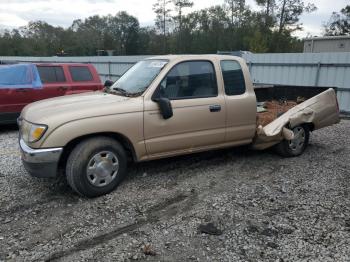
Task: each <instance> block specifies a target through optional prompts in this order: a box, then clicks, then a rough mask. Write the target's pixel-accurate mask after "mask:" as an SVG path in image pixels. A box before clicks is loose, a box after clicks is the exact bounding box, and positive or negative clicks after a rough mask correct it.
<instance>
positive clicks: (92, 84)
mask: <svg viewBox="0 0 350 262" xmlns="http://www.w3.org/2000/svg"><path fill="white" fill-rule="evenodd" d="M25 66H27V67H28V68H30V69H28V70H27V71H26V70H25ZM12 67H13V68H15V69H16V68H17V69H18V68H24V70H17V69H16V70H17V71H16V70H11V69H12ZM3 69H6V70H3ZM1 72H2V73H1ZM0 74H2V75H0V124H9V123H15V122H16V119H17V117H18V116H19V114H20V112H21V110H22V109H23V107H24V106H26V105H27V104H29V103H32V102H35V101H38V100H42V99H46V98H51V97H56V96H64V95H70V94H77V93H83V92H89V91H95V90H101V89H102V88H103V85H102V83H101V79H100V77H99V75H98V73H97V71H96V69H95V68H94V66H93V65H90V64H75V63H74V64H73V63H72V64H67V63H64V64H61V63H60V64H58V63H57V64H56V63H55V64H47V63H45V64H29V65H28V64H26V65H22V64H17V65H12V66H0ZM4 79H5V80H4ZM9 79H10V80H9ZM19 79H31V80H30V85H28V84H27V83H26V82H23V80H19ZM21 81H22V82H21ZM32 83H35V84H32ZM38 83H39V84H38Z"/></svg>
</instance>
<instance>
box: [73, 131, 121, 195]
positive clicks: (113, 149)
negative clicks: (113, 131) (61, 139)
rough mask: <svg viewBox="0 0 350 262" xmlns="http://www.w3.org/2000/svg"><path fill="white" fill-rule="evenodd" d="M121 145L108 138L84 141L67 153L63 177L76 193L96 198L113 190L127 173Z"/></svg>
mask: <svg viewBox="0 0 350 262" xmlns="http://www.w3.org/2000/svg"><path fill="white" fill-rule="evenodd" d="M126 167H127V156H126V153H125V150H124V148H123V147H122V146H121V145H120V144H119V143H118V142H117V141H116V140H114V139H112V138H109V137H95V138H89V139H86V140H83V141H82V142H80V143H79V144H78V145H77V146H76V147H75V148H74V149H73V151H72V152H71V153H70V155H69V157H68V160H67V166H66V176H67V181H68V184H69V185H70V186H71V187H72V188H73V190H74V191H76V192H77V193H78V194H80V195H82V196H86V197H97V196H101V195H104V194H107V193H109V192H111V191H112V190H113V189H115V188H116V187H117V186H118V185H119V183H120V182H121V181H122V180H123V178H124V177H125V175H126Z"/></svg>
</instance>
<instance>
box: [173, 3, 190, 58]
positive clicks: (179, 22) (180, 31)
mask: <svg viewBox="0 0 350 262" xmlns="http://www.w3.org/2000/svg"><path fill="white" fill-rule="evenodd" d="M173 3H174V6H175V11H176V12H177V15H176V16H174V17H173V19H174V21H175V23H176V26H177V28H176V29H177V30H176V33H177V35H178V37H177V50H178V51H179V52H183V45H184V43H183V9H184V8H191V7H192V6H193V2H191V1H190V0H173Z"/></svg>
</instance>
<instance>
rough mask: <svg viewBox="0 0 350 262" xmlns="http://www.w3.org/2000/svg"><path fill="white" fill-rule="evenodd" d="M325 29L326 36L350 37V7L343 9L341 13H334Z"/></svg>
mask: <svg viewBox="0 0 350 262" xmlns="http://www.w3.org/2000/svg"><path fill="white" fill-rule="evenodd" d="M324 27H325V35H329V36H332V35H350V5H347V6H346V7H344V8H342V9H341V10H340V13H337V12H333V14H332V16H331V18H330V20H329V21H328V23H327V24H326V25H325V26H324Z"/></svg>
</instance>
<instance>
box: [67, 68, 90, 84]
mask: <svg viewBox="0 0 350 262" xmlns="http://www.w3.org/2000/svg"><path fill="white" fill-rule="evenodd" d="M69 72H70V74H71V76H72V80H73V81H74V82H84V81H92V80H93V76H92V74H91V72H90V69H89V68H88V67H87V66H70V67H69Z"/></svg>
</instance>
